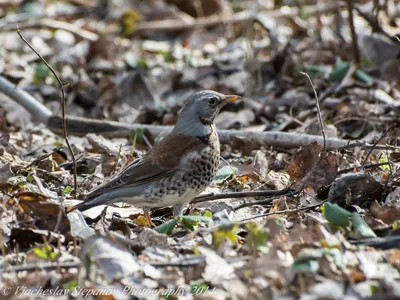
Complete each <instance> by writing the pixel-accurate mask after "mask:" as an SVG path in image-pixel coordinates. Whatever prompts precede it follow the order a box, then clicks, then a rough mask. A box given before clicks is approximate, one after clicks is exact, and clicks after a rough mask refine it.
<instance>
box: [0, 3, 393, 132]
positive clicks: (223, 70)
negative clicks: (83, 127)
mask: <svg viewBox="0 0 400 300" xmlns="http://www.w3.org/2000/svg"><path fill="white" fill-rule="evenodd" d="M349 5H350V6H351V7H352V8H353V9H352V11H353V14H354V18H353V19H354V20H353V23H354V28H355V33H356V36H352V34H351V30H350V27H349V20H348V19H349V18H348V17H349V14H348V7H349ZM399 16H400V2H399V1H394V0H385V1H378V0H376V1H336V0H325V1H313V0H298V1H294V0H293V1H291V0H286V1H278V0H276V1H272V0H265V1H261V0H259V1H238V0H229V1H228V0H195V1H189V0H143V1H139V0H136V1H135V0H131V1H127V0H126V1H122V0H66V1H50V0H42V1H34V0H31V1H21V0H0V32H1V34H0V73H1V74H2V76H4V77H5V78H7V79H8V80H10V81H11V82H13V83H15V84H18V85H19V86H20V87H22V88H23V89H25V90H26V91H28V92H29V93H30V94H31V95H33V96H34V97H35V98H36V99H39V100H40V101H42V102H43V103H45V105H46V106H47V107H48V108H50V109H51V110H52V111H53V112H54V113H57V114H60V111H61V102H60V89H59V86H58V84H57V82H56V80H55V78H54V77H53V75H52V74H51V73H50V72H49V70H48V69H47V67H46V66H45V65H44V64H43V62H42V61H40V59H39V58H38V57H37V56H36V55H35V54H34V53H33V52H32V50H30V49H29V48H28V46H27V45H25V44H24V42H23V41H22V40H21V39H20V38H19V37H18V35H17V32H16V26H17V25H18V26H19V28H20V29H21V32H22V33H23V35H24V37H25V38H26V39H27V40H28V41H29V42H30V43H31V44H32V45H33V47H35V48H36V49H37V50H38V51H39V52H40V53H41V55H42V56H43V57H44V58H45V59H47V60H48V61H49V63H51V65H52V66H53V67H54V68H55V70H56V71H57V73H58V74H59V76H60V77H61V79H62V81H63V83H64V84H65V85H68V86H67V88H66V92H67V113H68V114H70V115H74V116H84V117H90V118H99V119H103V118H106V119H108V120H115V121H120V122H126V123H144V124H159V125H173V124H174V123H175V121H176V116H177V113H178V111H179V109H180V108H181V107H182V105H183V103H184V101H185V100H186V99H187V98H188V96H189V95H190V94H192V93H193V92H194V91H198V90H202V89H211V90H217V91H220V92H222V93H229V94H238V95H241V96H243V97H244V99H243V101H241V102H240V103H235V104H231V105H229V106H228V107H226V108H225V111H224V112H223V113H221V114H220V115H219V116H218V117H217V120H216V123H217V127H218V128H220V129H240V128H248V129H249V130H254V131H265V130H278V131H291V130H296V131H297V132H306V133H311V134H319V128H318V126H314V125H315V124H316V122H315V121H316V120H317V119H316V110H315V100H314V94H313V92H312V90H311V88H310V86H309V82H308V80H307V78H306V77H305V76H304V75H302V74H301V73H300V72H307V73H308V74H309V75H310V76H311V78H312V80H313V82H314V85H315V88H316V90H317V92H318V94H319V95H320V98H321V106H322V110H323V118H324V121H325V122H326V123H327V125H329V126H328V129H327V131H328V135H329V136H335V137H340V138H357V139H366V140H368V138H369V137H370V136H369V135H370V133H371V131H375V130H377V131H379V130H380V128H379V126H380V125H381V122H388V121H393V120H395V119H396V118H397V114H398V107H399V105H398V103H397V101H395V100H394V99H399V96H400V94H399V90H398V80H399V78H400V76H399V75H400V70H399V69H400V63H399V55H400V46H399V45H400V43H399V42H398V40H397V39H396V35H398V34H399V31H400V30H399V26H398V25H399ZM354 43H355V44H356V45H354ZM357 45H358V48H357V47H356V46H357ZM354 47H356V48H357V49H354ZM355 51H356V52H358V58H357V57H355V54H354V53H355ZM354 65H355V66H356V67H357V70H355V69H353V70H352V71H356V72H353V73H355V76H347V77H346V74H348V73H349V72H348V71H349V69H350V70H351V68H352V67H354ZM358 66H360V68H358ZM350 73H351V72H350ZM348 75H349V74H348ZM350 75H354V74H350ZM376 90H380V91H383V93H384V95H383V96H382V93H376V92H375V91H376ZM394 101H395V102H394ZM11 102H12V101H11ZM11 102H10V101H9V100H7V99H6V98H4V97H2V98H1V99H0V108H1V107H2V108H3V110H1V111H0V112H1V114H2V115H3V122H6V123H7V122H8V123H11V124H13V125H17V126H20V125H21V124H22V123H25V122H26V121H27V120H30V119H31V118H32V117H33V118H34V116H31V115H29V114H28V113H26V112H25V111H21V108H18V107H14V106H15V104H13V103H11ZM396 103H397V104H396ZM394 104H396V105H394ZM10 107H11V108H12V109H10ZM6 114H8V116H7V117H5V116H6ZM376 127H378V128H376Z"/></svg>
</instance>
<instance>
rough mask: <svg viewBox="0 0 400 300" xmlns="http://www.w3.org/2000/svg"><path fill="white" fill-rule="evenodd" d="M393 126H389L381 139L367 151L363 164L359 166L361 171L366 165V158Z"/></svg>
mask: <svg viewBox="0 0 400 300" xmlns="http://www.w3.org/2000/svg"><path fill="white" fill-rule="evenodd" d="M395 126H396V124H392V125H390V126H389V127H388V128H387V129H386V130H385V132H384V133H382V135H381V137H380V138H379V139H378V140H377V141H376V142H375V143H374V145H373V146H372V147H371V149H370V150H369V152H368V154H367V156H366V157H365V159H364V162H363V163H362V164H361V170H363V169H364V167H365V165H366V163H367V161H368V158H369V156H370V155H371V153H372V151H374V149H375V147H376V145H378V144H379V142H380V141H382V139H383V138H384V137H385V136H386V135H387V134H388V132H389V131H390V130H391V129H392V128H393V127H395Z"/></svg>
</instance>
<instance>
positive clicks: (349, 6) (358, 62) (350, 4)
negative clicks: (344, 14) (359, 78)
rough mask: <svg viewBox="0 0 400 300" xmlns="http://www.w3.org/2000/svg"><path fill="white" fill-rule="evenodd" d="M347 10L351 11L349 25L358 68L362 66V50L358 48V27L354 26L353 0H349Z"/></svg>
mask: <svg viewBox="0 0 400 300" xmlns="http://www.w3.org/2000/svg"><path fill="white" fill-rule="evenodd" d="M347 10H348V12H349V26H350V33H351V43H352V47H353V56H354V63H355V64H356V66H357V68H358V67H359V66H360V51H359V49H358V44H357V34H356V29H355V28H354V19H353V0H347Z"/></svg>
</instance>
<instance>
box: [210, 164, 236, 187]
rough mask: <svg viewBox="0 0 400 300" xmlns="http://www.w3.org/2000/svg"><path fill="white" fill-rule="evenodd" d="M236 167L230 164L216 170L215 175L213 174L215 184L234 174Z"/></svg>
mask: <svg viewBox="0 0 400 300" xmlns="http://www.w3.org/2000/svg"><path fill="white" fill-rule="evenodd" d="M236 171H237V168H235V167H231V166H225V167H222V168H221V169H219V170H218V172H217V175H215V179H214V182H215V183H216V184H221V183H223V182H224V181H225V180H227V179H228V178H230V177H231V176H234V175H235V172H236Z"/></svg>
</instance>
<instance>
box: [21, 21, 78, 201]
mask: <svg viewBox="0 0 400 300" xmlns="http://www.w3.org/2000/svg"><path fill="white" fill-rule="evenodd" d="M17 33H18V35H19V36H20V38H21V39H22V40H23V41H24V43H25V44H27V45H28V47H29V48H31V50H32V51H33V52H35V54H36V55H37V56H39V58H40V60H41V61H42V62H43V63H44V64H45V65H46V66H47V67H48V68H49V70H50V71H51V73H53V75H54V77H55V78H56V79H57V81H58V84H59V85H60V87H61V107H62V119H63V123H62V125H63V126H62V127H63V133H64V139H65V143H66V144H67V147H68V150H69V152H70V153H71V157H72V162H73V164H74V191H73V196H74V198H76V192H77V189H78V183H77V175H76V159H75V154H74V151H72V148H71V145H70V143H69V140H68V134H67V118H66V117H65V90H64V88H65V86H64V84H63V83H62V82H61V79H60V78H59V77H58V75H57V73H56V71H54V69H53V68H52V67H51V66H50V65H49V63H48V62H47V61H46V60H45V59H44V58H43V57H42V56H41V55H40V53H39V52H37V51H36V49H35V48H33V46H32V45H31V44H29V42H28V41H27V40H26V39H25V38H24V37H23V36H22V33H21V31H20V30H19V28H18V26H17Z"/></svg>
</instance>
